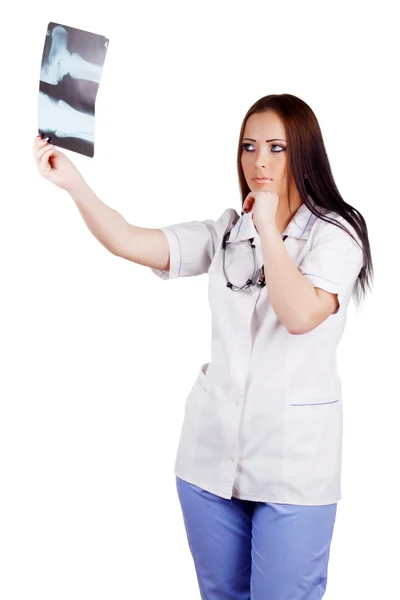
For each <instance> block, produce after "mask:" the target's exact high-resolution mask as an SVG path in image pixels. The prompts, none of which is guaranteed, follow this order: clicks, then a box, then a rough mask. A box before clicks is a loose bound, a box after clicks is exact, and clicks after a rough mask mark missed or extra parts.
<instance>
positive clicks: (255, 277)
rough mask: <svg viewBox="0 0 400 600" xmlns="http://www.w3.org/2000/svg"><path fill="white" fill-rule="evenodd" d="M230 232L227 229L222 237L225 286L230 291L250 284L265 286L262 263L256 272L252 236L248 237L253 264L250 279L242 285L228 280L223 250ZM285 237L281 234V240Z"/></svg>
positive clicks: (245, 288)
mask: <svg viewBox="0 0 400 600" xmlns="http://www.w3.org/2000/svg"><path fill="white" fill-rule="evenodd" d="M230 234H231V232H230V231H228V232H227V233H225V235H224V237H223V239H222V249H223V255H222V256H223V261H222V268H223V271H224V275H225V279H226V287H228V288H230V289H231V290H232V292H238V291H240V290H247V288H249V287H250V286H252V285H259V286H260V287H264V286H265V275H264V265H262V267H261V269H258V272H257V270H256V269H257V262H256V253H255V247H256V246H255V244H254V243H253V242H254V238H253V237H252V238H250V239H249V242H250V244H251V248H252V250H253V264H254V269H253V274H252V276H251V279H248V280H247V281H246V283H245V284H244V285H242V286H241V287H239V286H237V285H234V284H233V283H232V282H230V281H229V279H228V277H227V275H226V272H225V252H226V242H227V240H228V239H229V236H230ZM287 237H288V236H287V235H283V236H282V240H283V241H285V240H286V238H287ZM256 273H257V274H256ZM234 288H235V289H234Z"/></svg>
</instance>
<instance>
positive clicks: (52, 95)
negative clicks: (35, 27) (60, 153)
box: [38, 23, 109, 157]
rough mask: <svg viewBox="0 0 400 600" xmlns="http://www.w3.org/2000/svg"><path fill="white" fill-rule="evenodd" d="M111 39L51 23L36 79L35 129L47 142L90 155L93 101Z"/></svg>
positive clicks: (93, 112) (92, 151) (91, 148)
mask: <svg viewBox="0 0 400 600" xmlns="http://www.w3.org/2000/svg"><path fill="white" fill-rule="evenodd" d="M108 42H109V40H108V39H107V38H105V37H104V36H103V35H98V34H96V33H90V32H89V31H82V30H81V29H75V28H73V27H68V26H67V25H59V24H58V23H49V25H48V28H47V33H46V40H45V44H44V49H43V57H42V65H41V70H40V83H39V111H38V112H39V128H38V129H39V133H40V134H42V135H43V136H44V137H49V138H50V140H49V143H51V144H54V145H55V146H60V147H61V148H66V149H67V150H72V151H73V152H78V153H79V154H84V155H85V156H90V157H93V156H94V128H95V103H96V96H97V91H98V89H99V84H100V78H101V73H102V70H103V65H104V61H105V58H106V53H107V48H108Z"/></svg>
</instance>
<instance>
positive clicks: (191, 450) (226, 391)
mask: <svg viewBox="0 0 400 600" xmlns="http://www.w3.org/2000/svg"><path fill="white" fill-rule="evenodd" d="M309 198H310V201H311V202H312V198H311V197H309ZM320 210H321V209H320ZM324 214H325V215H327V216H328V217H330V218H334V219H336V220H338V221H339V222H341V223H343V225H344V226H345V227H347V228H348V229H349V230H350V231H352V233H353V234H354V235H355V237H356V238H357V239H358V240H359V238H358V236H357V235H356V233H355V230H354V229H353V228H352V227H351V225H350V224H349V223H348V222H347V221H345V220H344V219H343V218H342V217H340V216H339V215H338V214H337V213H334V212H332V211H327V210H324ZM232 227H233V229H232V231H231V234H230V238H229V239H230V241H228V242H227V248H226V258H225V271H226V273H227V275H228V279H229V280H230V281H231V282H232V283H234V284H235V285H239V286H241V285H243V284H244V283H245V282H246V280H247V279H248V278H249V277H250V276H251V274H252V273H253V255H252V248H251V246H250V242H249V238H251V237H254V238H255V244H256V249H255V250H256V258H257V268H260V267H261V266H262V264H263V257H262V251H261V244H260V237H259V235H258V233H257V230H256V229H255V227H254V223H253V220H252V216H251V213H245V214H244V215H243V216H242V217H239V215H238V213H237V212H236V210H235V209H233V208H227V209H226V210H225V211H224V212H223V213H222V215H221V216H220V217H219V219H218V220H217V221H213V220H212V219H207V220H205V221H201V222H199V221H191V222H186V223H178V224H174V225H169V226H167V227H163V228H162V230H163V231H164V233H165V235H166V236H167V239H168V242H169V248H170V271H162V270H158V269H152V271H153V272H154V273H155V274H156V275H158V276H159V277H161V278H162V279H165V280H168V279H174V278H176V277H189V276H193V275H200V274H202V273H208V275H209V295H208V298H209V303H210V307H211V315H212V341H211V356H212V358H211V361H210V363H204V364H203V365H202V366H201V368H200V370H199V373H198V377H197V379H196V381H195V382H194V384H193V387H192V389H191V390H190V392H189V395H188V397H187V400H186V406H185V415H184V420H183V426H182V431H181V436H180V440H179V445H178V451H177V457H176V463H175V468H174V471H175V474H176V475H177V476H179V477H180V478H182V479H184V480H186V481H188V482H190V483H194V484H195V485H198V486H200V487H202V488H203V489H205V490H207V491H209V492H212V493H213V494H217V495H219V496H222V497H223V498H231V497H232V496H235V497H237V498H242V499H245V500H255V501H259V502H278V503H288V504H303V505H304V504H309V505H323V504H331V503H335V502H337V501H338V500H340V498H341V462H342V416H343V414H342V394H341V381H340V378H339V376H338V374H337V369H336V348H337V346H338V343H339V340H340V338H341V336H342V332H343V329H344V325H345V321H346V308H347V305H348V303H349V300H350V299H351V296H352V292H353V289H354V284H355V282H356V279H357V276H358V274H359V272H360V269H361V267H362V265H363V253H362V250H361V248H360V247H359V246H358V245H357V244H356V242H355V241H354V240H353V239H352V238H351V237H350V236H349V235H348V234H347V233H346V232H345V231H343V230H342V229H340V228H339V227H337V226H336V225H332V224H330V223H327V222H325V221H323V220H322V219H319V218H318V217H316V216H315V215H313V213H311V211H310V210H309V209H308V208H307V207H306V205H305V204H302V205H301V206H300V208H299V209H298V210H297V212H296V214H295V215H294V217H293V218H292V220H291V221H290V223H289V224H288V226H287V228H286V230H285V232H284V234H286V235H288V237H287V239H286V240H285V242H284V243H285V245H286V248H287V251H288V253H289V254H290V257H291V258H292V260H293V262H294V264H295V265H296V266H297V267H299V269H300V271H301V272H302V273H303V275H304V276H305V277H307V278H308V279H309V280H310V281H311V282H312V283H313V285H314V286H316V287H320V288H323V289H325V290H327V291H329V292H334V293H338V299H339V302H340V306H339V309H338V310H337V311H336V312H335V313H334V314H332V315H330V316H329V317H328V318H327V319H326V320H325V321H323V322H322V323H321V324H320V325H319V326H318V327H316V328H315V329H313V330H312V331H309V332H307V333H305V334H296V335H294V334H290V333H289V332H288V330H287V329H286V327H285V326H284V325H283V324H282V323H281V322H280V321H279V319H278V318H277V316H276V313H275V311H274V309H273V307H272V305H271V303H270V301H269V298H268V283H267V285H266V286H265V287H262V288H261V287H260V286H258V285H257V286H252V287H250V288H249V289H247V290H240V291H232V290H231V289H229V288H228V287H227V286H226V279H225V277H224V273H223V262H222V252H223V251H222V238H223V234H224V233H226V232H227V231H228V230H230V229H231V228H232ZM359 241H360V240H359Z"/></svg>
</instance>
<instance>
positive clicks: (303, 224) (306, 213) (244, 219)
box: [227, 195, 321, 244]
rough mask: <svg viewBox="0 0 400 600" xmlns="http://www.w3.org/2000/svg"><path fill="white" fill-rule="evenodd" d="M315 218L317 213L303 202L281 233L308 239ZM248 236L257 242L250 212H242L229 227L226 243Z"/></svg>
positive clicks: (257, 237)
mask: <svg viewBox="0 0 400 600" xmlns="http://www.w3.org/2000/svg"><path fill="white" fill-rule="evenodd" d="M308 199H309V200H310V202H311V204H312V205H313V206H315V203H314V201H313V199H312V198H311V196H310V195H308ZM317 210H320V211H321V208H320V207H317ZM317 218H318V217H317V215H314V214H313V213H312V212H311V210H310V209H309V208H308V207H307V206H306V205H305V204H304V203H303V204H301V205H300V206H299V208H298V209H297V211H296V212H295V214H294V215H293V217H292V219H291V220H290V222H289V223H288V225H287V227H286V229H285V231H284V232H283V234H282V235H286V236H288V237H294V238H297V239H302V240H306V239H308V237H309V235H310V231H311V227H312V225H313V224H314V222H315V220H316V219H317ZM250 238H254V239H255V240H256V241H257V242H259V241H260V236H259V234H258V232H257V230H256V228H255V227H254V223H253V218H252V213H251V212H250V213H244V214H243V215H242V216H241V217H239V219H238V220H237V221H236V223H235V225H234V226H233V228H232V229H231V233H230V236H229V239H228V240H227V243H228V244H230V243H232V242H240V241H243V240H249V239H250Z"/></svg>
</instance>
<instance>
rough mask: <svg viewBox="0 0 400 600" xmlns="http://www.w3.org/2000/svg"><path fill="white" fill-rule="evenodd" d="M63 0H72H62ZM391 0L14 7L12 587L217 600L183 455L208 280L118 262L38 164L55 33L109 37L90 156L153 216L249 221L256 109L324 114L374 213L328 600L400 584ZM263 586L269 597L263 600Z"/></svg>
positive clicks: (7, 176) (82, 595)
mask: <svg viewBox="0 0 400 600" xmlns="http://www.w3.org/2000/svg"><path fill="white" fill-rule="evenodd" d="M60 7H62V8H60ZM394 10H395V4H394V3H392V2H389V1H381V2H379V3H376V4H367V5H366V4H365V3H362V2H337V1H336V2H330V3H327V2H301V3H299V2H296V3H295V2H293V3H290V2H284V3H276V2H274V3H272V2H265V1H263V2H251V1H249V2H247V3H244V2H241V3H236V4H233V3H231V2H216V1H213V2H205V1H202V2H201V3H193V2H174V1H171V0H169V1H168V2H162V1H160V0H159V1H156V2H150V3H144V2H141V3H135V2H126V3H125V2H118V1H117V0H114V1H113V2H110V3H106V4H105V5H104V9H103V10H100V9H99V3H97V2H83V1H80V2H71V0H68V1H66V2H62V3H61V2H54V1H53V2H43V1H41V2H40V3H39V2H38V3H28V2H25V3H22V4H21V2H19V3H12V4H11V5H10V6H8V7H7V12H6V9H5V8H3V9H2V15H1V22H2V36H1V37H2V49H1V76H2V84H1V85H2V94H1V103H2V107H1V115H2V119H1V122H2V139H3V142H2V151H1V152H2V156H1V219H0V227H1V231H0V243H1V249H0V250H1V257H2V260H1V266H2V268H1V312H0V314H1V324H0V325H1V337H0V339H1V366H0V368H1V378H0V383H1V389H0V397H1V403H0V411H1V412H0V564H1V568H0V570H1V574H0V597H1V598H2V600H33V599H35V600H36V599H39V598H40V600H55V599H57V600H70V599H72V598H73V599H74V600H89V599H96V600H103V599H107V600H108V599H113V600H114V599H116V598H118V600H126V599H131V598H141V599H143V600H145V599H153V598H165V597H166V598H174V600H177V599H180V598H182V599H185V600H187V599H193V600H194V599H196V598H200V595H199V592H198V588H197V580H196V575H195V570H194V566H193V562H192V558H191V555H190V551H189V547H188V544H187V539H186V534H185V530H184V524H183V519H182V514H181V510H180V505H179V501H178V496H177V493H176V488H175V476H174V473H173V465H174V460H175V453H176V449H177V444H178V439H179V433H180V428H181V424H182V419H183V411H184V404H185V400H186V396H187V394H188V392H189V390H190V388H191V386H192V385H193V382H194V380H195V378H196V376H197V373H198V370H199V367H200V365H201V364H202V363H203V362H207V361H209V360H210V336H211V315H210V311H209V306H208V301H207V283H208V279H207V275H205V276H202V277H193V278H186V279H185V278H182V279H177V280H174V281H173V282H172V281H170V282H166V281H162V280H161V279H159V278H157V277H156V276H155V275H154V274H153V273H152V272H151V271H150V269H149V268H146V267H143V266H140V265H137V264H134V263H132V262H129V261H126V260H124V259H120V258H117V257H115V256H114V255H112V254H111V253H109V252H108V251H107V250H106V249H105V248H104V247H103V246H102V245H101V244H100V243H99V242H98V241H97V239H96V238H95V237H94V236H92V234H91V233H90V232H89V230H88V229H87V227H86V225H85V223H84V221H83V219H82V218H81V216H80V213H79V211H78V209H77V207H76V206H75V204H74V202H73V201H72V199H71V198H70V196H69V195H68V194H67V193H66V192H64V191H62V190H60V189H59V188H57V187H55V186H53V185H52V184H50V183H49V182H47V181H46V180H45V179H44V178H42V177H41V176H40V175H39V173H38V171H37V169H36V165H35V162H34V159H33V152H32V144H33V139H34V137H35V135H36V133H37V99H38V86H39V72H40V63H41V57H42V51H43V44H44V40H45V33H46V28H47V24H48V23H49V22H50V21H55V22H58V23H61V24H65V25H69V26H72V27H77V28H81V29H86V30H88V31H92V32H95V33H99V34H102V35H105V36H106V37H109V39H110V43H109V49H108V54H107V57H106V61H105V65H104V71H103V75H102V80H101V83H100V89H99V93H98V97H97V104H96V139H95V156H94V158H93V159H90V158H87V157H84V156H80V155H78V154H75V153H72V152H68V151H67V152H66V153H67V155H68V156H69V157H70V158H72V160H73V161H74V162H75V164H76V165H77V166H78V168H79V169H80V170H81V172H82V174H83V175H84V177H85V178H86V180H87V182H88V183H89V185H91V187H92V188H93V189H94V190H95V192H96V193H97V194H98V195H99V197H100V198H101V199H102V200H103V201H104V202H105V203H107V204H108V205H110V206H112V207H113V208H115V209H116V210H118V211H119V212H120V213H121V214H123V215H124V217H125V218H126V219H127V220H128V221H129V222H130V223H132V224H134V225H138V226H142V227H161V226H164V225H168V224H172V223H177V222H183V221H189V220H204V219H207V218H213V219H216V218H218V216H219V215H220V214H221V213H222V212H223V210H224V209H225V208H227V207H234V208H236V210H237V211H238V212H240V194H239V184H238V178H237V172H236V151H237V143H238V135H239V129H240V125H241V122H242V119H243V117H244V115H245V113H246V111H247V109H248V108H249V107H250V105H251V104H253V103H254V102H255V101H256V100H257V99H259V98H260V97H262V96H265V95H267V94H271V93H284V92H285V93H291V94H295V95H297V96H300V97H301V98H302V99H303V100H305V101H306V102H307V103H308V104H309V105H310V106H311V108H312V109H313V110H314V112H315V114H316V116H317V118H318V120H319V123H320V126H321V129H322V132H323V136H324V141H325V144H326V148H327V152H328V156H329V159H330V162H331V166H332V171H333V174H334V177H335V181H336V184H337V186H338V188H339V191H340V193H341V194H342V195H343V197H344V198H345V200H346V201H347V202H349V203H350V204H351V205H352V206H354V207H356V208H357V209H358V210H360V212H361V213H362V214H363V216H364V218H365V219H366V221H367V225H368V231H369V236H370V243H371V249H372V256H373V261H374V268H375V282H374V287H373V293H372V294H371V295H370V296H369V297H368V298H367V300H366V301H365V302H364V304H363V306H362V309H361V312H359V313H357V312H356V310H355V306H354V304H351V305H350V307H349V311H348V321H347V325H346V330H345V333H344V336H343V338H342V341H341V343H340V345H339V349H338V364H339V372H340V376H341V379H342V387H343V402H344V413H345V439H344V455H343V478H342V484H343V499H342V500H341V501H340V503H339V505H338V513H337V520H336V525H335V530H334V537H333V541H332V546H331V558H330V562H329V571H328V589H327V592H326V594H325V596H324V600H325V599H326V600H338V599H340V600H354V599H355V598H357V600H362V599H364V598H371V599H374V600H376V599H377V598H392V597H394V596H393V594H395V590H396V589H398V584H397V581H398V572H397V570H398V565H397V560H396V559H398V538H399V535H400V528H399V515H400V511H399V510H398V499H399V493H398V492H399V485H398V472H399V469H398V459H397V458H396V457H398V456H399V451H400V437H399V434H398V432H399V421H398V415H399V408H398V403H399V393H398V373H399V370H398V362H397V361H398V355H399V352H398V343H397V340H398V337H399V333H400V331H399V318H398V314H399V312H398V291H397V292H396V289H397V290H398V264H399V250H398V238H399V218H400V211H399V193H398V192H399V188H398V161H399V151H398V139H399V117H398V114H399V109H398V96H397V94H396V93H395V89H396V88H397V83H398V82H397V79H398V76H397V73H398V56H399V46H398V42H397V41H396V40H397V39H398V30H397V21H396V19H395V18H394V17H395V14H394ZM267 598H268V596H267V595H266V600H267Z"/></svg>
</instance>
